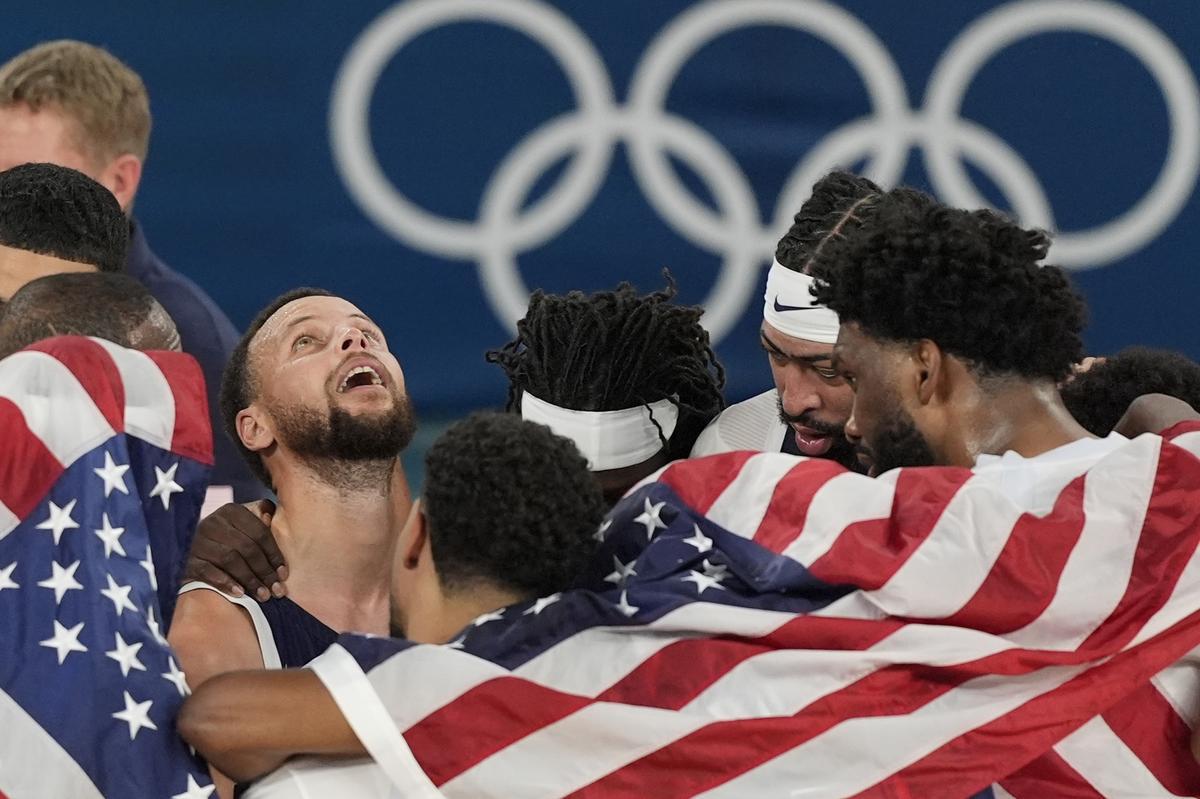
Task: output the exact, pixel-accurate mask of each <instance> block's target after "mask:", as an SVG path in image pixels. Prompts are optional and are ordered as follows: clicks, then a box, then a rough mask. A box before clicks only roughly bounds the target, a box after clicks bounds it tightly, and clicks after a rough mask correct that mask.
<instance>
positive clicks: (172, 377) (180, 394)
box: [146, 352, 213, 466]
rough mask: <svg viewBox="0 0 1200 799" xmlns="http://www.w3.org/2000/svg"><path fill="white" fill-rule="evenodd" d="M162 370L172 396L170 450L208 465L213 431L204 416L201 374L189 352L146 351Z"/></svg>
mask: <svg viewBox="0 0 1200 799" xmlns="http://www.w3.org/2000/svg"><path fill="white" fill-rule="evenodd" d="M146 355H148V356H150V360H152V361H153V362H154V364H155V365H156V366H157V367H158V368H159V370H160V371H161V372H162V373H163V377H165V378H166V379H167V384H168V385H170V387H171V394H172V396H174V398H175V431H174V433H173V435H172V436H171V451H172V452H174V453H175V454H176V455H183V456H184V457H186V458H191V459H192V460H196V461H199V462H200V463H204V464H208V465H210V466H211V465H212V462H213V439H212V437H213V431H212V423H211V422H210V421H209V416H208V395H207V394H205V392H204V373H203V372H201V371H200V365H199V364H197V363H196V361H195V359H194V358H192V356H190V355H185V354H184V353H182V352H147V353H146Z"/></svg>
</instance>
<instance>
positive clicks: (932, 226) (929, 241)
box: [813, 189, 1085, 381]
mask: <svg viewBox="0 0 1200 799" xmlns="http://www.w3.org/2000/svg"><path fill="white" fill-rule="evenodd" d="M1049 246H1050V240H1049V238H1048V237H1047V235H1046V234H1045V233H1043V232H1041V231H1036V230H1025V229H1023V228H1021V227H1019V226H1018V225H1016V224H1015V223H1013V222H1012V221H1010V220H1009V219H1007V218H1005V217H1004V216H1002V215H1000V214H998V213H996V212H994V211H986V210H983V211H964V210H960V209H957V208H948V207H946V206H944V205H941V204H940V203H938V202H936V201H935V200H933V198H931V197H929V196H927V195H924V194H921V193H920V192H917V191H914V190H912V189H899V190H893V191H891V192H888V193H887V194H886V195H885V196H883V197H881V198H879V199H878V200H877V201H875V202H874V203H873V207H872V210H871V213H870V215H869V218H868V220H867V221H866V223H865V224H864V225H863V226H862V227H861V228H860V229H859V230H857V231H856V232H854V233H853V234H852V235H850V236H847V237H846V238H844V239H839V240H837V241H833V242H830V244H829V245H828V247H827V248H826V250H825V253H824V257H823V258H822V259H820V261H819V262H818V263H816V264H814V268H813V276H814V277H815V278H816V287H815V289H814V295H815V297H816V299H817V302H819V303H821V304H823V305H827V306H829V307H830V308H832V309H833V310H834V311H836V312H837V314H838V316H839V317H840V319H841V321H842V324H847V323H857V324H858V325H859V326H860V327H861V328H862V330H863V331H864V332H866V333H867V334H869V335H871V336H873V337H875V338H879V339H884V340H890V341H897V342H909V341H919V340H921V339H929V340H931V341H934V342H936V343H937V345H938V346H939V347H941V348H942V349H943V350H945V351H946V352H947V353H950V354H951V355H954V356H956V357H958V358H961V359H963V360H964V361H966V362H967V363H968V364H969V365H970V366H971V368H973V369H974V370H975V371H976V372H977V373H979V374H982V375H997V376H1000V375H1017V376H1021V377H1025V378H1028V379H1050V380H1056V381H1057V380H1061V379H1062V378H1064V377H1065V376H1066V375H1068V374H1069V373H1070V371H1071V367H1072V365H1073V364H1075V363H1078V362H1079V360H1080V359H1081V358H1082V356H1083V339H1082V337H1081V333H1082V330H1083V326H1084V318H1085V310H1084V303H1083V300H1082V299H1081V298H1080V296H1079V294H1078V293H1077V292H1076V291H1075V289H1074V288H1073V287H1072V286H1071V283H1070V281H1069V280H1068V279H1067V275H1066V273H1065V272H1063V270H1062V269H1059V268H1058V267H1055V266H1041V265H1040V263H1039V262H1040V261H1041V260H1042V259H1043V258H1045V257H1046V252H1047V250H1048V249H1049Z"/></svg>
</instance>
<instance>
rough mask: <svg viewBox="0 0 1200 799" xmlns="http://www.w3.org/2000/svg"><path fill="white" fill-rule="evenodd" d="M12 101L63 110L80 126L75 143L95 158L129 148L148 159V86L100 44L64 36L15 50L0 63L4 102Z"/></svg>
mask: <svg viewBox="0 0 1200 799" xmlns="http://www.w3.org/2000/svg"><path fill="white" fill-rule="evenodd" d="M14 105H24V106H28V107H29V109H30V110H32V111H35V112H36V111H40V110H42V109H44V108H46V109H50V110H53V111H55V112H57V113H60V114H62V115H64V116H65V117H66V118H67V119H69V120H71V122H72V123H73V124H74V126H75V128H76V130H75V131H74V135H75V139H76V140H75V142H74V144H75V146H76V148H77V149H78V150H79V151H80V152H81V153H83V154H85V155H86V156H88V157H89V158H91V159H92V160H93V161H95V162H97V163H102V162H106V161H108V160H111V159H112V158H114V157H116V156H118V155H123V154H126V153H128V154H131V155H135V156H137V157H138V158H139V159H141V160H143V161H144V160H145V158H146V152H147V150H148V148H149V145H150V100H149V97H148V95H147V94H146V86H145V84H143V83H142V79H141V78H140V77H138V75H137V73H136V72H134V71H133V70H132V69H130V68H129V67H128V66H126V65H125V64H124V63H122V62H121V61H120V60H119V59H117V58H116V57H115V56H113V55H112V54H111V53H109V52H108V51H106V50H104V49H102V48H99V47H96V46H94V45H90V44H86V43H84V42H77V41H72V40H69V39H63V40H59V41H53V42H46V43H44V44H39V45H38V46H36V47H33V48H31V49H29V50H26V51H25V52H23V53H21V54H20V55H17V56H16V57H14V58H13V59H12V60H10V61H9V62H8V63H6V64H4V65H3V66H2V67H0V107H9V106H14Z"/></svg>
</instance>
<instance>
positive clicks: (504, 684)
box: [404, 677, 592, 785]
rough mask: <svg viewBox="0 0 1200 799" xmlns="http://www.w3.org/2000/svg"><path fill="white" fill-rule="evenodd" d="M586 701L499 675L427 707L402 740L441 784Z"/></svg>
mask: <svg viewBox="0 0 1200 799" xmlns="http://www.w3.org/2000/svg"><path fill="white" fill-rule="evenodd" d="M591 701H592V700H590V699H587V698H585V697H580V696H573V695H571V694H567V693H563V692H561V691H555V690H553V689H550V688H546V687H544V686H541V685H537V684H536V683H532V682H527V681H525V680H522V679H519V678H517V677H501V678H498V679H495V680H489V681H488V682H485V683H482V684H480V685H477V686H475V687H474V688H472V689H471V690H470V691H467V692H466V693H464V694H463V695H462V696H460V697H458V698H456V699H455V700H454V701H453V702H451V703H450V704H448V705H443V706H442V707H440V708H438V709H437V710H435V711H434V712H433V713H430V714H429V715H428V716H426V717H425V718H423V719H422V720H421V721H419V722H417V723H416V724H414V725H413V726H412V727H410V728H409V729H408V730H406V731H405V733H404V740H405V742H406V743H407V744H408V746H409V748H410V749H412V752H413V755H415V756H416V758H417V761H418V762H419V763H420V764H421V768H422V770H424V772H425V773H426V774H428V775H429V779H431V780H433V782H434V784H435V785H442V784H443V783H445V782H447V781H449V780H451V779H453V778H454V777H456V776H457V775H459V774H461V773H462V772H464V771H466V770H467V769H469V768H471V767H472V766H474V765H475V764H477V763H479V762H481V761H483V760H484V759H485V758H487V757H490V756H491V755H493V754H495V753H496V752H499V751H500V750H501V749H504V748H505V747H507V746H510V745H512V744H514V743H516V742H517V741H519V740H520V739H522V738H524V737H525V736H526V735H529V734H530V733H534V732H537V731H538V730H539V729H541V728H542V727H545V726H547V725H549V724H553V723H554V722H556V721H558V720H559V719H562V718H565V717H566V716H569V715H571V714H572V713H574V712H575V711H577V710H579V709H580V708H582V707H585V706H587V705H589V704H591Z"/></svg>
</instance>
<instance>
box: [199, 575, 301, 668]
mask: <svg viewBox="0 0 1200 799" xmlns="http://www.w3.org/2000/svg"><path fill="white" fill-rule="evenodd" d="M200 589H204V590H208V591H212V592H213V593H214V594H220V595H221V596H222V597H224V598H225V600H226V601H227V602H229V603H230V604H231V605H237V606H238V607H239V608H241V609H242V610H244V611H246V614H247V615H249V616H250V623H251V624H253V625H254V635H255V637H256V638H257V639H258V651H259V652H260V653H261V654H262V659H263V668H267V669H282V668H283V664H282V661H280V659H279V650H278V649H277V648H276V647H275V635H274V634H273V633H272V632H271V624H270V622H268V621H267V617H266V616H265V615H264V614H263V612H262V608H260V607H259V606H258V602H256V601H254V600H253V599H251V598H250V597H248V596H233V595H232V594H227V593H225V592H224V591H222V590H221V589H219V588H214V587H213V586H211V585H209V584H208V583H202V582H199V581H197V580H193V581H192V582H189V583H185V584H184V585H183V586H182V587H181V588H180V589H179V595H180V596H183V595H184V594H186V593H188V592H189V591H196V590H200Z"/></svg>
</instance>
